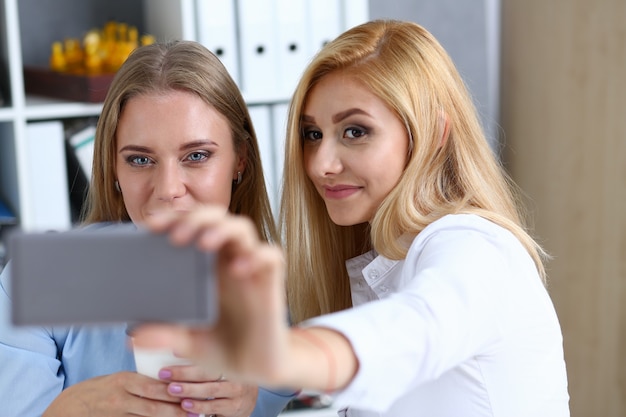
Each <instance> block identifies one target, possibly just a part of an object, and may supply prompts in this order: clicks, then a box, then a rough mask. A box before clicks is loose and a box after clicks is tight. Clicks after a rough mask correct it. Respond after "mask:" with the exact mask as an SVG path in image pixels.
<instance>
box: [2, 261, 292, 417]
mask: <svg viewBox="0 0 626 417" xmlns="http://www.w3.org/2000/svg"><path fill="white" fill-rule="evenodd" d="M10 269H11V265H10V264H9V265H7V266H6V267H5V268H4V270H2V273H1V274H0V364H1V365H0V366H1V367H2V371H1V373H0V410H1V412H0V414H1V415H2V417H18V416H19V417H35V416H41V415H42V414H43V412H44V411H45V409H46V408H47V407H48V406H49V405H50V403H51V402H52V401H53V400H54V399H55V398H56V397H57V396H58V395H59V394H60V393H61V391H62V390H64V389H65V388H67V387H69V386H71V385H73V384H76V383H78V382H81V381H84V380H86V379H89V378H93V377H96V376H100V375H106V374H110V373H114V372H120V371H135V361H134V359H133V354H132V351H131V350H130V349H128V347H127V336H126V325H123V324H122V325H115V326H107V327H104V326H101V327H97V326H84V327H79V326H73V327H15V326H13V325H12V324H11V297H10V294H11V291H10V274H11V272H10ZM293 394H294V393H293V392H289V391H284V392H279V391H269V390H266V389H263V388H259V395H258V398H257V403H256V407H255V409H254V412H253V413H252V416H253V417H267V416H276V415H278V414H279V413H280V411H281V410H282V409H283V408H284V407H285V405H286V404H287V403H288V402H289V400H290V399H291V398H292V397H293Z"/></svg>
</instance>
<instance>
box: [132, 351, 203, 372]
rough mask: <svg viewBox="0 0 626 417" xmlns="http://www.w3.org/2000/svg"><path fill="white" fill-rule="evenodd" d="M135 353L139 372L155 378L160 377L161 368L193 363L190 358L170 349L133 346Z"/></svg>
mask: <svg viewBox="0 0 626 417" xmlns="http://www.w3.org/2000/svg"><path fill="white" fill-rule="evenodd" d="M133 354H134V356H135V366H136V367H137V372H138V373H140V374H142V375H146V376H149V377H151V378H154V379H159V371H160V370H161V368H164V367H166V366H173V365H189V364H190V363H191V362H190V361H189V360H188V359H184V358H179V357H177V356H174V354H173V353H172V351H170V350H169V349H144V348H138V347H133Z"/></svg>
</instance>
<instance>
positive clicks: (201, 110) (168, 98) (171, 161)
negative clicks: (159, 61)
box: [115, 91, 245, 223]
mask: <svg viewBox="0 0 626 417" xmlns="http://www.w3.org/2000/svg"><path fill="white" fill-rule="evenodd" d="M116 138H117V147H116V158H115V160H116V167H115V173H116V178H117V180H118V181H119V185H120V189H121V192H122V196H123V199H124V205H125V206H126V210H127V211H128V214H129V216H130V218H131V220H132V221H133V222H134V223H141V222H143V221H144V220H145V219H146V218H147V217H148V216H150V215H152V214H153V213H155V212H159V211H163V210H175V211H189V210H191V209H192V208H193V207H196V206H198V205H204V204H217V205H221V206H224V207H225V208H228V206H229V204H230V198H231V190H232V184H233V180H235V179H236V178H237V172H238V171H241V172H243V170H244V165H245V162H244V161H243V159H242V158H241V157H240V156H239V155H238V154H237V152H236V151H235V149H234V145H233V139H232V134H231V130H230V127H229V125H228V121H227V119H226V118H225V117H224V116H223V115H221V114H220V113H218V112H217V110H215V109H214V108H213V107H211V106H209V105H208V104H206V103H205V102H204V101H203V100H202V99H201V98H199V97H198V96H196V95H194V94H192V93H188V92H182V91H171V92H168V93H166V94H149V95H140V96H137V97H133V98H132V99H130V100H129V101H128V102H127V103H126V106H125V107H124V110H123V112H122V115H121V117H120V120H119V124H118V128H117V134H116Z"/></svg>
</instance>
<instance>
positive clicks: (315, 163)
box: [307, 138, 343, 177]
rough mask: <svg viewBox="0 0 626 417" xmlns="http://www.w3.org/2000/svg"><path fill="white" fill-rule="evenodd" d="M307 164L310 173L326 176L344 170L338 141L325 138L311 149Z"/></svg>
mask: <svg viewBox="0 0 626 417" xmlns="http://www.w3.org/2000/svg"><path fill="white" fill-rule="evenodd" d="M308 153H309V155H308V157H307V165H308V168H309V169H308V170H309V173H310V174H313V175H316V176H320V177H326V176H329V175H334V174H338V173H340V172H341V171H342V170H343V163H342V158H341V147H340V145H339V144H338V143H337V141H335V140H332V139H327V138H324V139H322V140H321V141H320V142H319V143H318V144H317V146H313V147H311V148H310V149H309V152H308Z"/></svg>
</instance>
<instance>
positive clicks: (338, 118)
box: [332, 107, 369, 123]
mask: <svg viewBox="0 0 626 417" xmlns="http://www.w3.org/2000/svg"><path fill="white" fill-rule="evenodd" d="M353 114H362V115H365V116H369V113H368V112H366V111H365V110H362V109H359V108H356V107H353V108H351V109H348V110H344V111H341V112H339V113H337V114H335V115H333V117H332V120H333V123H337V122H340V121H342V120H343V119H345V118H347V117H350V116H352V115H353Z"/></svg>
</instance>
